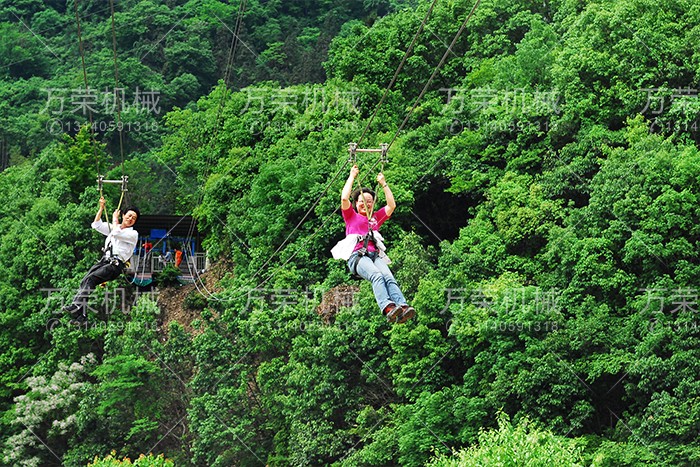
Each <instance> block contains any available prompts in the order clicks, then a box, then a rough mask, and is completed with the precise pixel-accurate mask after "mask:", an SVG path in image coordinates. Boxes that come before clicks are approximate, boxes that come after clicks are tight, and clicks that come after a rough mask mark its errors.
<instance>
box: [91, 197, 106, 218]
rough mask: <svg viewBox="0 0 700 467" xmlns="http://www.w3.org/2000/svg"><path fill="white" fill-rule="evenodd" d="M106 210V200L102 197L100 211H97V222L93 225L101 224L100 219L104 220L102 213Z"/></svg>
mask: <svg viewBox="0 0 700 467" xmlns="http://www.w3.org/2000/svg"><path fill="white" fill-rule="evenodd" d="M104 210H105V198H104V196H101V197H100V209H98V210H97V214H95V220H94V221H92V222H93V223H95V222H99V221H100V219H101V218H102V211H104Z"/></svg>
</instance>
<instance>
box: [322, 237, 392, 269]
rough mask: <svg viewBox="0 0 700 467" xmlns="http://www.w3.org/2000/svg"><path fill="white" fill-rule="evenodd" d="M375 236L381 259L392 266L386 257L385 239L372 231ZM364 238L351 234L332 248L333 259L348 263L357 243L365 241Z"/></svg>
mask: <svg viewBox="0 0 700 467" xmlns="http://www.w3.org/2000/svg"><path fill="white" fill-rule="evenodd" d="M372 232H373V234H374V244H375V245H376V246H377V249H378V250H379V257H380V258H382V259H383V260H384V262H385V263H386V264H390V263H391V260H390V259H389V257H388V256H387V255H386V246H385V245H384V237H382V234H380V233H379V232H377V231H376V230H374V231H372ZM363 240H364V237H363V236H362V235H360V234H350V235H348V236H347V237H345V238H344V239H342V240H341V241H339V242H338V243H336V244H335V246H334V247H333V248H331V254H332V255H333V258H335V259H342V260H345V261H347V260H348V259H350V256H351V255H352V253H353V251H354V250H355V245H357V242H359V241H363Z"/></svg>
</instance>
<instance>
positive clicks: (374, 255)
mask: <svg viewBox="0 0 700 467" xmlns="http://www.w3.org/2000/svg"><path fill="white" fill-rule="evenodd" d="M373 232H374V231H373V230H372V229H369V231H368V232H367V235H365V236H364V240H363V242H362V248H360V249H359V250H357V251H356V252H355V253H356V254H357V259H356V260H355V264H354V265H353V267H352V272H353V275H354V276H355V277H357V278H359V279H362V276H360V275H359V274H358V273H357V264H358V263H359V262H360V258H362V257H363V256H367V257H368V258H369V259H371V260H372V262H374V260H375V259H376V258H377V252H376V251H367V245H368V244H369V241H370V239H371V240H372V243H374V244H375V245H376V244H377V243H376V242H375V240H374V233H373Z"/></svg>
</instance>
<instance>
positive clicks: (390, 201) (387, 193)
mask: <svg viewBox="0 0 700 467" xmlns="http://www.w3.org/2000/svg"><path fill="white" fill-rule="evenodd" d="M377 182H379V185H381V187H382V190H384V199H386V215H387V216H391V214H392V213H393V212H394V209H396V201H395V200H394V194H393V193H392V192H391V188H389V184H388V183H387V182H386V179H385V178H384V174H383V173H381V172H380V173H378V174H377Z"/></svg>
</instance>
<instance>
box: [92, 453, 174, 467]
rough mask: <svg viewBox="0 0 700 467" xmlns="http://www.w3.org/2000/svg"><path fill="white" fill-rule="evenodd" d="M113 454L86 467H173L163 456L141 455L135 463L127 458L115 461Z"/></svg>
mask: <svg viewBox="0 0 700 467" xmlns="http://www.w3.org/2000/svg"><path fill="white" fill-rule="evenodd" d="M114 456H115V452H114V451H113V452H112V454H110V455H108V456H107V457H105V458H104V459H97V458H95V461H94V462H91V463H89V464H88V467H112V466H115V465H134V466H139V467H174V466H175V464H174V463H173V461H171V460H169V459H166V458H165V456H163V454H159V455H158V456H156V457H154V456H153V454H149V455H148V456H145V455H143V454H141V455H140V456H139V457H138V459H136V460H135V461H133V462H132V461H131V459H129V458H128V457H125V458H124V459H122V460H119V459H116V458H115V457H114Z"/></svg>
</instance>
